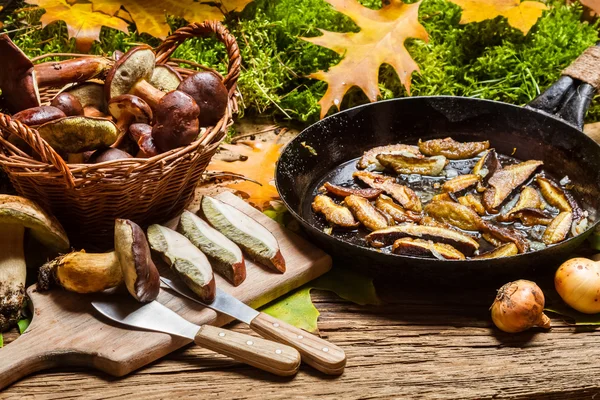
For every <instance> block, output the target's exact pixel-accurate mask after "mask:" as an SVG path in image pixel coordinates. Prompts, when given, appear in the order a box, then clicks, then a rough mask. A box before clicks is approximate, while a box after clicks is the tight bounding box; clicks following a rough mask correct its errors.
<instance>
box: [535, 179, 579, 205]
mask: <svg viewBox="0 0 600 400" xmlns="http://www.w3.org/2000/svg"><path fill="white" fill-rule="evenodd" d="M535 181H536V183H537V184H538V186H539V187H540V192H542V196H544V199H545V200H546V201H547V202H548V204H550V205H551V206H554V207H556V208H558V209H559V210H560V211H563V212H572V211H573V208H572V207H571V204H570V203H569V199H568V198H567V196H566V194H565V192H564V190H562V189H561V188H560V186H558V185H557V184H556V183H554V182H552V181H551V180H550V179H548V178H545V177H543V176H537V177H536V178H535Z"/></svg>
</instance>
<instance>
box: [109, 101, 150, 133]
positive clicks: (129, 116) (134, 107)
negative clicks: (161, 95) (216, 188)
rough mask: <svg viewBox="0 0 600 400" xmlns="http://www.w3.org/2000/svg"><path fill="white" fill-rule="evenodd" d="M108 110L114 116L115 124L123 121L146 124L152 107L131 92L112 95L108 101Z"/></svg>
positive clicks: (148, 121)
mask: <svg viewBox="0 0 600 400" xmlns="http://www.w3.org/2000/svg"><path fill="white" fill-rule="evenodd" d="M108 112H109V113H110V115H112V116H113V117H115V119H116V120H117V125H118V126H121V125H120V123H121V122H123V123H125V124H127V125H129V124H130V123H131V122H132V121H133V122H135V123H144V124H148V123H150V122H151V121H152V109H151V108H150V106H149V105H148V103H146V102H145V101H144V100H142V99H140V98H139V97H137V96H134V95H132V94H122V95H120V96H116V97H113V98H112V99H110V101H109V102H108Z"/></svg>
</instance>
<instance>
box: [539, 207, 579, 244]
mask: <svg viewBox="0 0 600 400" xmlns="http://www.w3.org/2000/svg"><path fill="white" fill-rule="evenodd" d="M572 222H573V213H570V212H566V211H563V212H561V213H560V214H558V215H557V216H556V217H555V218H554V219H553V220H552V222H551V223H550V225H548V227H547V228H546V231H545V232H544V235H543V236H542V242H544V244H546V245H551V244H556V243H558V242H562V241H563V240H565V239H566V237H567V235H568V234H569V231H570V230H571V223H572Z"/></svg>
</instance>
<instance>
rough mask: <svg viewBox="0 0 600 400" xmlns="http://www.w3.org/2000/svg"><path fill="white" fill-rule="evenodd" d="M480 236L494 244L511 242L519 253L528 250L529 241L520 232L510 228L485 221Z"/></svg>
mask: <svg viewBox="0 0 600 400" xmlns="http://www.w3.org/2000/svg"><path fill="white" fill-rule="evenodd" d="M481 236H482V237H483V238H484V239H485V240H487V241H488V242H490V243H491V244H493V245H494V246H499V245H501V244H503V243H509V242H512V243H514V244H515V245H516V246H517V249H519V253H526V252H527V251H528V250H529V242H527V240H526V239H525V237H524V236H523V235H522V234H521V233H520V232H518V231H516V230H515V229H512V228H508V227H504V226H497V225H494V224H491V223H489V222H485V226H484V227H483V228H482V235H481Z"/></svg>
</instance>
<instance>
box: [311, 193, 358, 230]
mask: <svg viewBox="0 0 600 400" xmlns="http://www.w3.org/2000/svg"><path fill="white" fill-rule="evenodd" d="M312 209H313V211H314V212H316V213H320V214H322V215H323V216H324V217H325V219H326V220H327V222H329V223H330V224H333V225H336V226H340V227H343V228H357V227H358V226H359V223H358V222H356V220H355V219H354V216H353V215H352V212H351V211H350V210H349V209H348V208H346V207H344V206H341V205H339V204H337V203H336V202H335V201H333V200H332V199H331V198H329V197H327V196H325V195H322V194H318V195H317V196H315V198H314V200H313V202H312Z"/></svg>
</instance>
